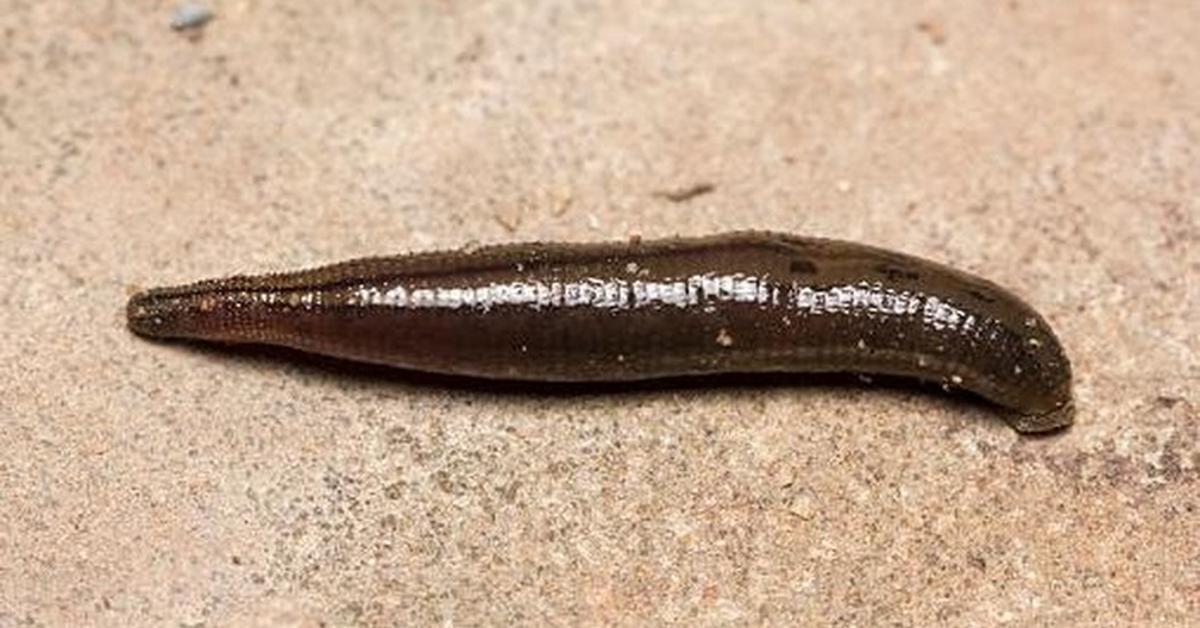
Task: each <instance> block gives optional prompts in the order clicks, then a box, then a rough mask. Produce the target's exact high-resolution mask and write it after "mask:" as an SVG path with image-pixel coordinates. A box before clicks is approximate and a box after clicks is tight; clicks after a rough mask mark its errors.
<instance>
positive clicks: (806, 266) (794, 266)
mask: <svg viewBox="0 0 1200 628" xmlns="http://www.w3.org/2000/svg"><path fill="white" fill-rule="evenodd" d="M788 270H789V271H791V272H792V273H793V274H797V275H812V274H814V273H816V272H817V265H816V264H814V263H812V262H811V261H809V260H806V259H794V260H792V262H791V263H790V264H788Z"/></svg>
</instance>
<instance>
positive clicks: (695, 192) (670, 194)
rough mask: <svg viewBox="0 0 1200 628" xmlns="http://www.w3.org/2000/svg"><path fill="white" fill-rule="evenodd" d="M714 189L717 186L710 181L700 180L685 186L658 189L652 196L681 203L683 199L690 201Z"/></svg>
mask: <svg viewBox="0 0 1200 628" xmlns="http://www.w3.org/2000/svg"><path fill="white" fill-rule="evenodd" d="M715 189H717V186H715V185H713V184H711V183H707V182H701V183H697V184H695V185H690V186H688V187H685V188H676V189H673V190H660V191H658V192H655V193H654V196H657V197H658V198H665V199H667V200H668V201H671V202H672V203H683V202H685V201H690V200H692V199H693V198H696V197H697V196H704V195H705V194H708V193H710V192H712V191H713V190H715Z"/></svg>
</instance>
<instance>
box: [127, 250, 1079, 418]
mask: <svg viewBox="0 0 1200 628" xmlns="http://www.w3.org/2000/svg"><path fill="white" fill-rule="evenodd" d="M128 316H129V326H130V328H131V329H132V330H133V331H135V332H137V333H138V334H141V335H145V336H152V337H169V338H190V339H199V340H210V341H218V342H229V343H262V344H271V345H281V346H286V347H292V348H295V349H300V350H303V351H309V352H313V353H320V354H325V355H330V356H334V357H338V358H346V359H351V360H359V361H364V362H372V363H378V364H386V365H391V366H397V367H403V368H407V369H414V370H420V371H430V372H437V373H449V374H455V375H467V376H474V377H483V378H495V379H508V380H531V381H555V382H589V381H630V380H644V379H654V378H662V377H674V376H686V375H699V374H709V373H756V372H797V373H816V372H857V373H878V374H885V375H898V376H906V377H915V378H919V379H923V380H930V381H935V382H940V383H942V384H943V385H944V386H947V387H950V386H953V387H958V388H963V389H966V390H968V391H971V392H974V393H976V394H978V395H980V396H982V397H984V398H986V399H988V400H990V401H992V402H994V403H996V404H998V405H1000V406H1003V407H1005V408H1007V409H1009V410H1011V412H1010V413H1008V415H1007V418H1008V419H1009V421H1010V423H1011V424H1012V425H1013V427H1015V428H1016V429H1017V430H1020V431H1022V432H1039V431H1046V430H1051V429H1055V428H1059V427H1062V426H1065V425H1069V424H1070V423H1071V420H1072V414H1073V412H1072V403H1071V367H1070V363H1069V362H1068V360H1067V357H1066V355H1065V354H1064V352H1063V349H1062V346H1061V345H1060V343H1059V342H1058V339H1057V338H1055V336H1054V334H1053V332H1052V331H1051V330H1050V327H1049V325H1048V324H1047V323H1046V321H1045V320H1043V319H1042V317H1041V316H1040V315H1038V313H1037V312H1036V311H1034V310H1033V309H1032V308H1031V307H1029V306H1028V305H1026V304H1025V303H1024V302H1022V301H1021V300H1020V299H1019V298H1017V297H1016V296H1014V295H1013V294H1011V293H1010V292H1008V291H1006V290H1004V289H1003V288H1001V287H999V286H997V285H995V284H993V283H991V282H989V281H986V280H984V279H981V278H978V277H975V276H972V275H969V274H966V273H963V272H960V271H957V270H954V269H952V268H949V267H946V266H943V265H941V264H936V263H933V262H929V261H925V260H921V259H918V258H915V257H911V256H907V255H902V254H899V253H894V252H890V251H885V250H882V249H877V248H873V247H868V246H863V245H859V244H853V243H849V242H839V241H834V240H823V239H815V238H803V237H796V236H790V235H784V234H776V233H759V232H753V233H731V234H725V235H718V236H711V237H705V238H694V239H669V240H657V241H645V242H641V241H631V242H622V243H604V244H542V243H531V244H515V245H504V246H495V247H488V248H482V249H478V250H474V251H451V252H439V253H424V254H415V255H404V256H396V257H381V258H369V259H362V260H355V261H350V262H344V263H341V264H334V265H331V266H326V267H323V268H317V269H313V270H306V271H300V272H294V273H285V274H278V275H263V276H255V277H247V276H239V277H232V278H228V279H218V280H209V281H202V282H199V283H196V284H191V285H188V286H180V287H172V288H158V289H154V290H149V291H146V292H143V293H140V294H137V295H135V296H134V297H133V298H132V299H130V301H129V306H128Z"/></svg>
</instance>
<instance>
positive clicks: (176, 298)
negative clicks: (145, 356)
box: [125, 290, 192, 338]
mask: <svg viewBox="0 0 1200 628" xmlns="http://www.w3.org/2000/svg"><path fill="white" fill-rule="evenodd" d="M189 301H191V299H189V298H187V297H186V296H181V295H174V294H170V293H167V292H164V291H161V290H149V291H146V292H139V293H138V294H135V295H133V296H132V297H130V299H129V304H128V305H127V306H126V308H125V316H126V321H127V323H128V325H129V329H130V330H131V331H133V332H134V333H135V334H138V335H140V336H147V337H150V338H172V337H177V336H179V335H180V332H181V329H182V327H183V325H182V323H184V322H185V321H184V319H186V318H188V312H189V310H191V309H192V307H191V306H190V305H189V303H188V302H189Z"/></svg>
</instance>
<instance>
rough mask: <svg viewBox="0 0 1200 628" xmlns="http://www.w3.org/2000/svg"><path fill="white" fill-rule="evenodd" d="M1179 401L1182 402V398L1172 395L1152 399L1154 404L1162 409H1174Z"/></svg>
mask: <svg viewBox="0 0 1200 628" xmlns="http://www.w3.org/2000/svg"><path fill="white" fill-rule="evenodd" d="M1180 401H1183V398H1182V397H1176V396H1174V395H1159V396H1158V397H1155V398H1154V402H1155V403H1157V404H1158V405H1160V406H1162V407H1164V408H1174V407H1175V406H1177V405H1179V402H1180Z"/></svg>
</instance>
